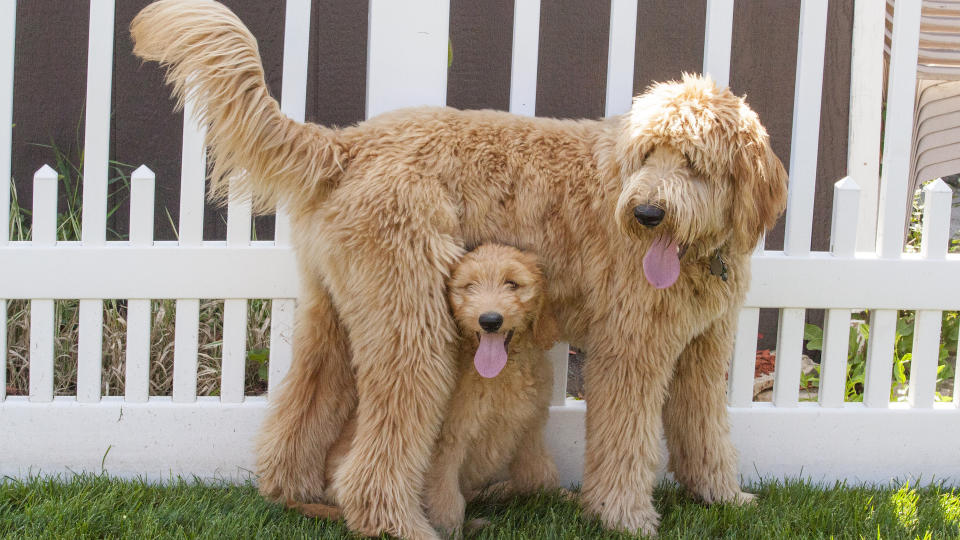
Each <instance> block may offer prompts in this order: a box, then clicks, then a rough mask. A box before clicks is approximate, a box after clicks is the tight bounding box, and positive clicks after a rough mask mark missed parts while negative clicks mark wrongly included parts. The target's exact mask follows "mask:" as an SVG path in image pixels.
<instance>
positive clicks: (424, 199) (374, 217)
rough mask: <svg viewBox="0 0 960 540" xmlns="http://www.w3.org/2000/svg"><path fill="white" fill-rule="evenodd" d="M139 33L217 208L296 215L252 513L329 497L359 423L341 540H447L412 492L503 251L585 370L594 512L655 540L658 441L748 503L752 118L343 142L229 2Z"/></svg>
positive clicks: (714, 495)
mask: <svg viewBox="0 0 960 540" xmlns="http://www.w3.org/2000/svg"><path fill="white" fill-rule="evenodd" d="M131 33H132V36H133V39H134V41H135V48H134V52H135V53H136V54H137V55H139V56H140V57H141V58H144V59H146V60H153V61H158V62H161V63H163V64H164V65H166V66H167V68H168V73H167V78H168V80H169V81H170V83H172V85H173V91H174V94H175V95H176V96H178V97H179V99H180V100H181V101H182V100H183V99H185V98H186V97H187V96H189V97H190V98H191V99H194V100H196V102H197V103H198V104H199V111H200V112H199V114H200V120H201V121H202V122H203V123H204V124H205V126H206V128H207V143H208V145H209V152H210V155H211V157H212V158H213V160H214V169H213V172H212V178H211V188H212V192H213V194H214V195H215V196H216V195H220V196H222V195H223V194H224V191H225V186H226V185H227V181H226V180H227V179H228V178H229V177H232V176H235V175H240V176H241V178H239V181H238V182H237V184H238V186H239V189H240V190H241V192H242V194H245V195H246V196H248V197H250V198H251V199H252V201H253V203H254V205H255V207H256V208H259V209H261V210H263V209H272V208H274V207H275V206H276V205H277V204H281V205H283V206H284V207H285V208H286V209H287V211H288V212H289V214H290V217H291V226H292V236H293V242H294V245H295V249H296V251H297V260H298V264H299V265H300V272H301V296H300V299H299V303H298V307H297V309H298V315H297V317H298V319H297V327H296V329H295V332H294V341H295V357H294V361H293V365H292V367H291V370H290V372H289V374H288V375H287V378H286V382H285V387H284V388H283V389H282V390H281V391H280V392H279V393H278V395H274V396H271V404H272V406H271V411H270V413H269V414H268V416H267V418H266V420H265V423H264V425H263V428H262V431H261V435H260V439H259V443H258V449H257V454H258V469H259V472H260V489H261V492H262V493H263V494H264V495H265V496H267V497H271V498H274V499H279V500H293V501H301V502H312V501H315V500H320V499H321V498H322V496H323V493H324V490H325V488H326V481H325V474H324V464H325V463H326V456H327V452H328V450H329V449H330V446H331V445H332V444H333V443H334V442H335V441H336V440H337V438H338V437H339V435H340V432H341V430H342V427H343V424H344V422H345V421H346V419H347V417H348V416H349V415H350V412H351V411H353V410H354V408H356V415H357V425H356V434H355V436H354V444H353V445H352V446H351V447H350V450H349V452H348V453H347V455H346V457H345V458H344V460H343V464H342V466H341V470H340V471H339V473H338V474H337V475H336V477H335V482H334V483H335V485H334V486H333V487H334V488H335V489H336V492H337V494H338V502H339V503H340V505H341V507H342V509H343V512H344V515H345V517H346V520H347V524H348V525H349V526H350V527H351V528H352V529H353V530H355V531H358V532H362V533H365V534H377V533H380V532H388V533H390V534H393V535H396V536H404V537H410V538H436V533H435V531H434V530H433V528H432V527H431V526H430V523H429V521H428V520H427V518H426V516H425V514H424V512H423V510H422V509H421V497H420V494H421V491H422V487H423V482H424V476H425V473H426V471H427V468H428V465H429V463H430V458H431V452H432V449H433V447H434V441H435V440H436V438H437V437H438V435H439V431H440V425H441V420H442V418H443V411H444V410H445V407H446V403H447V400H448V398H449V396H450V393H451V390H452V389H453V386H454V382H455V379H456V369H455V367H454V362H453V357H454V349H455V342H456V339H457V335H458V333H457V328H456V322H455V321H454V319H453V317H452V315H451V313H450V310H449V306H448V302H447V299H446V292H445V286H446V278H447V277H448V276H449V269H450V268H451V267H452V265H453V264H454V263H455V262H456V261H458V260H459V259H460V257H461V256H462V255H463V253H464V250H465V249H466V248H469V247H471V246H476V245H479V244H481V243H484V242H501V243H505V244H510V245H514V246H517V247H518V248H520V249H523V250H525V251H529V252H532V253H535V254H536V255H537V257H538V258H539V260H540V262H541V264H542V266H543V272H544V275H545V278H546V283H547V294H546V296H547V303H548V304H549V305H550V306H551V309H552V310H553V311H554V312H555V313H556V315H557V319H558V325H559V331H560V336H561V337H562V339H565V340H568V341H570V342H572V343H574V344H576V345H577V346H579V347H582V348H583V349H585V350H586V352H587V356H588V358H589V361H588V362H587V366H586V384H587V387H588V388H589V395H588V402H587V405H588V406H587V413H586V425H587V443H586V449H585V469H584V477H583V490H582V497H581V498H582V500H583V502H584V504H585V505H586V508H587V510H588V511H590V512H593V513H595V514H597V515H598V516H599V517H600V518H601V519H602V520H603V522H604V523H605V524H606V525H607V526H609V527H613V528H618V529H623V530H628V531H641V532H644V533H650V534H652V533H655V532H656V528H657V525H658V522H659V517H658V515H657V512H656V511H655V510H654V507H653V503H652V500H651V494H652V490H653V484H654V478H655V471H656V468H657V465H658V464H659V462H660V460H661V455H660V444H659V440H660V437H661V433H662V432H664V431H665V433H666V439H667V448H668V450H669V454H670V461H669V467H670V469H671V470H672V471H673V473H674V477H675V478H676V479H677V480H678V481H680V482H682V483H683V484H684V485H686V486H687V487H688V488H689V489H690V490H691V491H692V492H693V493H694V494H695V495H696V496H698V497H700V498H701V499H703V500H704V501H705V502H707V503H711V502H716V501H729V502H738V503H739V502H745V501H748V500H749V499H750V496H749V495H747V494H744V493H743V492H742V491H741V490H740V487H739V485H738V483H737V455H736V451H735V449H734V448H733V446H732V444H731V442H730V438H729V426H728V421H727V409H726V405H725V401H726V400H725V394H726V384H725V382H724V375H725V372H726V369H727V366H728V363H729V359H730V356H731V351H732V347H733V345H732V341H733V333H734V327H735V325H736V320H737V313H738V311H739V308H740V306H741V304H742V302H743V299H744V297H745V294H746V290H747V287H748V286H749V283H750V256H751V252H752V250H753V248H754V246H755V245H756V244H757V242H758V241H759V239H760V238H761V237H762V235H763V233H764V231H765V230H766V229H768V228H769V227H771V226H773V224H774V222H775V221H776V219H777V217H778V216H779V215H780V214H781V213H782V211H783V208H784V205H785V199H786V182H787V178H786V173H785V171H784V169H783V165H782V163H781V162H780V160H779V159H777V157H776V156H775V155H774V153H773V151H772V150H771V148H770V144H769V140H768V137H767V134H766V131H765V130H764V128H763V126H762V125H761V124H760V121H759V119H758V118H757V115H756V114H755V113H754V112H753V111H752V110H751V109H750V108H749V107H748V106H747V104H746V103H745V102H744V100H743V99H742V98H739V97H737V96H735V95H733V94H732V93H731V92H730V91H729V90H728V89H725V88H718V87H717V86H716V85H715V84H714V83H713V82H712V81H710V80H709V79H707V78H701V77H696V76H685V77H684V78H683V81H681V82H670V83H663V84H657V85H654V86H652V87H651V88H649V89H648V90H647V91H646V92H644V93H643V94H641V95H640V96H638V97H637V98H636V99H635V100H634V103H633V107H632V109H631V111H630V112H629V113H627V114H625V115H622V116H615V117H611V118H606V119H604V120H599V121H589V120H581V121H570V120H553V119H548V118H526V117H520V116H515V115H511V114H508V113H504V112H497V111H457V110H453V109H449V108H416V109H406V110H400V111H395V112H391V113H387V114H384V115H381V116H379V117H376V118H373V119H371V120H369V121H367V122H363V123H361V124H358V125H356V126H352V127H348V128H343V129H333V128H328V127H324V126H318V125H312V124H303V123H299V122H296V121H294V120H291V119H289V118H287V117H286V116H284V115H283V114H282V113H281V112H280V109H279V106H278V104H277V102H276V101H275V100H274V99H273V98H272V97H270V95H269V93H268V92H267V87H266V84H265V83H264V78H263V68H262V65H261V62H260V57H259V54H258V52H257V46H256V41H255V40H254V38H253V36H252V35H251V34H250V32H249V31H248V30H247V29H246V27H244V26H243V24H242V23H241V22H240V21H239V20H238V19H237V18H236V16H234V15H233V13H231V12H230V11H229V10H228V9H226V8H225V7H223V6H222V5H220V4H218V3H215V2H207V1H197V0H162V1H160V2H157V3H155V4H152V5H150V6H148V7H146V8H145V9H144V10H143V11H142V12H141V13H140V14H139V15H138V16H137V17H136V19H134V21H133V23H132V24H131Z"/></svg>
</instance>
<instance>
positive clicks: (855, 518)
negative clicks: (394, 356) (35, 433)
mask: <svg viewBox="0 0 960 540" xmlns="http://www.w3.org/2000/svg"><path fill="white" fill-rule="evenodd" d="M752 491H754V492H756V493H758V494H759V503H758V504H756V505H754V506H750V507H747V508H736V507H731V506H725V505H720V506H714V507H710V508H707V507H704V506H701V505H700V504H697V503H696V502H695V501H694V500H692V499H691V498H690V497H689V496H688V495H687V494H685V493H684V492H683V490H681V489H679V488H677V487H676V486H673V485H671V484H664V485H661V486H660V487H659V488H658V489H657V491H656V493H655V496H654V498H655V500H656V505H657V509H658V510H659V511H660V512H661V514H662V515H663V521H662V525H661V527H660V537H661V538H696V539H701V538H763V539H767V538H831V537H834V538H916V537H919V538H958V537H960V489H946V488H943V487H931V488H925V489H911V488H909V487H906V486H903V487H892V488H889V489H880V488H862V487H845V486H834V487H829V488H825V487H817V486H814V485H811V484H810V483H806V482H789V483H786V484H784V483H779V482H768V483H763V484H760V485H757V486H755V488H754V489H753V490H752ZM467 517H468V519H471V518H477V517H484V518H487V519H488V520H490V521H491V522H492V524H491V525H490V526H489V527H487V528H485V529H482V530H480V531H478V532H477V533H475V534H472V535H470V537H472V538H530V539H534V538H536V539H540V538H569V539H573V538H630V536H629V535H624V534H616V533H609V532H605V531H603V529H602V528H601V527H600V525H599V523H598V522H597V521H596V520H593V519H590V518H588V517H585V516H584V515H583V514H582V513H581V511H580V509H579V507H578V506H577V504H576V503H574V502H571V501H569V500H566V499H564V498H563V497H562V496H561V495H559V494H555V493H543V494H539V495H536V496H532V497H525V498H517V499H512V500H509V501H506V502H502V503H494V502H488V501H481V502H477V503H474V504H471V505H470V506H469V507H468V508H467ZM0 535H2V536H3V537H6V538H160V537H174V538H179V537H188V538H194V537H201V538H255V537H256V538H307V537H309V538H343V537H351V535H350V534H349V533H348V532H347V530H346V528H345V527H344V526H343V524H342V523H340V522H337V523H331V522H326V521H323V520H317V519H308V518H304V517H302V516H300V515H299V514H297V513H295V512H292V511H288V510H285V509H283V508H281V507H280V506H278V505H275V504H271V503H268V502H265V501H264V500H263V499H261V498H260V497H259V496H258V495H257V491H256V489H255V488H254V487H253V486H250V485H246V486H228V485H209V484H207V485H196V484H189V483H187V482H182V481H181V482H175V483H172V484H169V485H164V486H159V485H150V484H146V483H143V482H137V481H132V482H131V481H120V480H115V479H110V478H107V477H103V476H79V477H76V478H74V479H73V480H71V481H67V482H65V481H59V480H49V479H45V480H30V481H19V480H11V479H7V480H6V481H5V482H3V483H2V484H0Z"/></svg>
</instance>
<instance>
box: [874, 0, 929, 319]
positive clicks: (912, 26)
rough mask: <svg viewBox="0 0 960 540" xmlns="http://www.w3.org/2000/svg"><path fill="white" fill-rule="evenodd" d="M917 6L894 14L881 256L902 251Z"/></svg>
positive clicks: (900, 6)
mask: <svg viewBox="0 0 960 540" xmlns="http://www.w3.org/2000/svg"><path fill="white" fill-rule="evenodd" d="M920 7H921V2H899V3H898V4H897V9H896V11H895V12H894V14H893V41H892V43H891V50H890V75H889V77H888V82H887V109H886V117H885V120H884V125H885V129H884V136H883V166H882V167H881V169H880V170H881V175H880V198H879V217H878V223H877V254H878V255H879V256H880V257H884V258H894V257H899V256H900V254H901V252H902V251H903V225H904V223H905V220H906V211H907V201H908V194H907V186H908V185H909V184H910V182H909V180H908V176H909V175H910V153H911V143H912V142H913V112H914V97H915V94H916V86H917V48H918V40H919V37H920ZM909 195H912V194H909ZM871 328H873V327H872V326H871Z"/></svg>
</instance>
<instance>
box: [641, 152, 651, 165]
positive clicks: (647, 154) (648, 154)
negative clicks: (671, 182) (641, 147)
mask: <svg viewBox="0 0 960 540" xmlns="http://www.w3.org/2000/svg"><path fill="white" fill-rule="evenodd" d="M652 153H653V150H647V153H646V154H644V155H643V162H644V163H646V162H647V160H648V159H650V154H652Z"/></svg>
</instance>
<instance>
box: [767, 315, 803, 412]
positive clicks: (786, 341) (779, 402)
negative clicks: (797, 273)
mask: <svg viewBox="0 0 960 540" xmlns="http://www.w3.org/2000/svg"><path fill="white" fill-rule="evenodd" d="M805 315H806V310H805V309H797V308H783V309H781V310H780V323H779V326H778V329H777V333H778V334H779V335H778V336H777V362H776V364H775V365H774V368H773V404H774V405H776V406H777V407H796V406H797V404H798V402H799V400H800V355H801V354H802V352H803V327H804V322H805V320H804V318H805Z"/></svg>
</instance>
